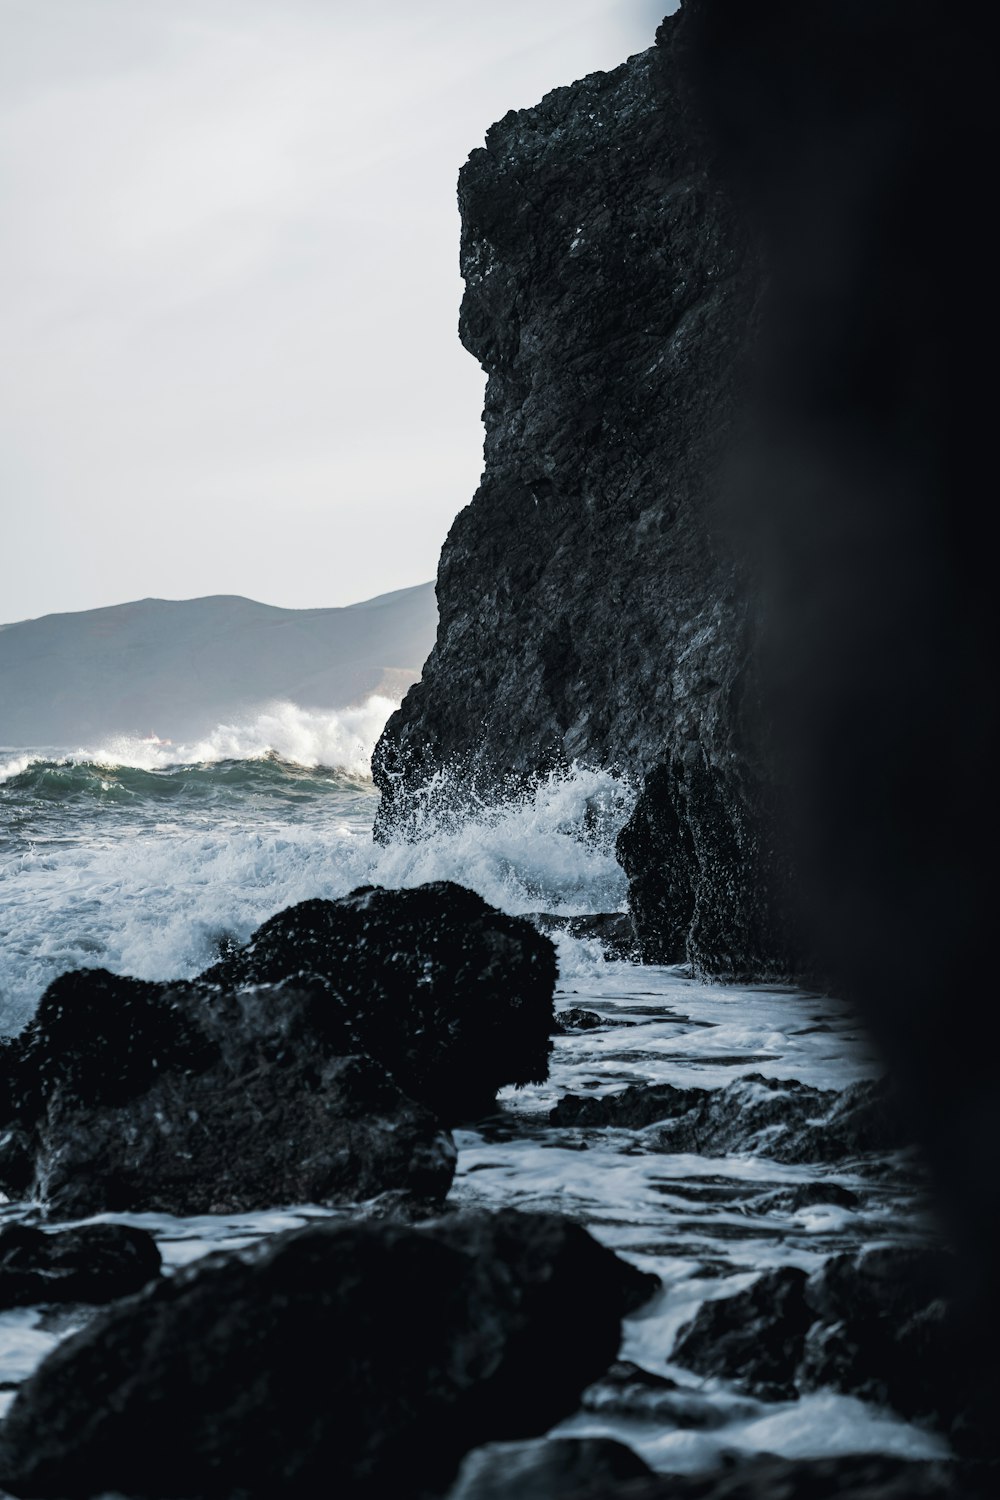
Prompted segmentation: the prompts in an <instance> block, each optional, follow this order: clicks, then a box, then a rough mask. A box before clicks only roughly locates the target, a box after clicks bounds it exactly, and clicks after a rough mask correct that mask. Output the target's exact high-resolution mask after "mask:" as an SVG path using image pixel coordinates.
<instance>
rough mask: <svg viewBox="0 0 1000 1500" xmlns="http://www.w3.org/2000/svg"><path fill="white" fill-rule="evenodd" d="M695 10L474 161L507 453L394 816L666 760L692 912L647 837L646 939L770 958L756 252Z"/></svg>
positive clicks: (494, 419) (477, 264)
mask: <svg viewBox="0 0 1000 1500" xmlns="http://www.w3.org/2000/svg"><path fill="white" fill-rule="evenodd" d="M676 33H677V27H676V26H675V25H674V24H673V22H671V23H668V24H666V25H665V26H664V28H662V29H661V34H660V39H659V45H657V46H656V47H653V48H651V49H650V50H649V51H647V52H643V53H641V54H639V55H638V56H636V57H634V58H632V59H630V60H629V62H627V63H625V64H624V65H623V66H622V67H620V68H617V69H616V70H615V71H613V72H610V73H599V74H595V75H593V76H592V77H589V78H586V79H584V80H583V81H582V82H581V83H577V84H574V85H573V86H572V87H570V88H564V89H558V90H556V91H555V92H554V93H552V94H550V95H548V96H547V97H546V98H545V99H544V100H543V101H542V103H541V104H539V105H538V106H537V107H535V108H534V109H527V110H521V111H519V112H517V113H511V114H509V115H507V116H505V118H504V119H503V120H501V121H500V123H499V124H497V125H494V126H493V127H492V129H491V130H490V131H489V133H488V135H487V138H486V145H485V148H484V149H481V150H478V151H475V152H473V154H472V156H471V158H470V160H469V162H468V164H467V165H466V167H465V168H464V170H463V172H462V175H461V179H460V185H459V201H460V206H461V211H462V224H463V230H462V270H463V274H464V276H465V281H466V293H465V299H464V301H463V304H462V314H461V325H460V329H461V336H462V339H463V342H464V343H465V345H466V347H467V348H468V349H469V350H470V351H471V352H472V353H473V354H475V355H476V357H477V358H478V359H479V360H480V362H481V363H482V365H483V366H484V368H485V369H486V371H487V373H488V375H489V383H488V386H487V394H486V410H485V423H486V445H485V472H484V476H483V481H482V485H481V487H480V489H479V491H478V492H477V494H476V496H475V498H474V499H473V501H472V503H471V505H469V506H468V507H467V508H466V509H465V510H464V511H463V512H462V513H461V514H460V515H459V517H458V518H457V520H456V521H455V523H454V525H453V527H452V530H451V533H450V535H449V537H448V539H447V541H446V543H445V546H444V550H443V552H442V556H441V563H440V569H439V574H438V584H437V589H438V603H439V608H440V625H439V629H438V636H437V644H436V645H435V648H434V650H433V652H432V653H431V656H430V659H429V660H428V662H427V664H426V666H425V668H424V674H423V678H422V680H421V682H420V683H419V684H418V685H417V686H416V687H414V688H412V689H411V690H410V692H409V693H408V695H407V697H406V699H405V701H404V703H403V706H402V708H401V709H400V710H399V712H398V713H397V714H395V715H394V716H393V718H392V719H391V720H390V721H389V724H388V726H387V728H386V731H385V734H384V735H383V737H382V740H381V742H380V745H379V748H378V750H377V752H376V757H375V777H376V781H377V782H378V784H379V786H380V787H381V789H382V792H383V802H382V808H381V812H380V818H379V827H380V829H381V831H382V832H383V834H386V833H388V832H389V831H390V830H399V829H400V828H402V829H406V827H407V825H408V823H409V824H410V826H412V825H413V822H414V819H415V814H416V813H417V811H418V810H419V809H420V808H421V807H422V805H423V797H425V796H430V795H442V796H444V797H445V798H452V799H458V800H460V798H461V794H462V791H463V789H469V788H475V789H476V790H477V792H479V793H480V794H482V793H484V792H485V793H486V794H487V795H491V796H494V797H500V796H502V795H503V793H504V791H505V789H507V788H508V787H509V786H510V785H511V780H512V779H513V781H514V782H515V783H516V781H517V779H518V778H519V777H524V776H528V777H530V776H531V775H533V774H535V773H537V772H540V771H544V770H545V769H547V768H549V767H551V766H552V765H554V764H563V763H566V762H571V761H574V760H577V761H580V762H583V763H588V764H591V765H599V766H605V767H617V768H620V769H621V770H622V771H624V772H626V773H628V774H630V775H632V776H634V777H636V778H641V777H642V776H643V775H644V774H645V773H646V772H647V771H649V770H651V769H652V768H653V767H654V766H656V765H658V764H660V763H663V764H665V765H666V767H667V768H668V770H667V775H668V778H669V780H670V782H671V785H673V783H675V782H676V783H678V784H679V785H680V786H681V788H682V790H681V791H680V792H674V791H671V794H670V799H669V800H670V807H671V809H673V811H674V812H675V813H676V814H677V816H678V817H679V819H680V827H679V828H678V829H677V830H676V837H671V839H670V845H671V850H670V858H669V859H668V860H667V861H666V865H667V869H666V870H664V869H661V866H663V865H664V860H663V859H662V858H661V859H660V860H659V863H658V865H657V869H656V875H655V879H656V883H657V884H658V885H664V884H665V885H669V884H670V881H671V878H674V877H675V879H676V883H677V886H678V891H677V894H676V896H675V897H672V898H671V906H672V909H673V908H674V907H676V916H675V917H672V918H671V919H670V921H669V922H668V921H667V919H666V918H665V916H664V914H663V912H662V910H661V906H660V904H659V903H658V900H657V898H656V897H655V896H653V895H652V894H651V893H650V892H649V891H648V889H647V888H646V885H643V882H642V875H641V871H640V869H639V867H638V863H637V862H635V861H633V862H632V863H631V864H630V865H629V868H630V871H631V870H632V866H633V865H634V866H635V869H634V874H635V878H636V882H637V885H636V889H637V892H638V893H639V894H638V895H637V899H636V901H635V904H634V907H633V910H634V915H635V916H636V918H637V920H638V924H639V928H640V935H641V937H642V939H643V945H644V948H645V949H646V952H647V956H649V957H660V956H666V957H669V958H671V959H672V958H677V957H683V956H684V955H685V953H686V954H687V956H688V957H689V958H691V959H692V960H694V961H695V962H697V963H699V964H700V965H701V966H702V967H705V968H707V969H711V970H713V971H724V972H740V973H748V972H764V971H768V972H773V971H774V970H775V969H783V968H787V967H788V964H787V962H786V961H785V955H784V953H783V952H782V951H780V943H778V942H776V940H774V939H772V937H771V935H770V933H769V932H768V931H767V925H768V924H767V920H766V917H765V916H764V915H762V913H764V912H765V910H766V904H767V887H768V881H767V879H762V878H761V871H762V869H763V867H764V866H765V865H766V862H767V854H768V851H767V849H766V848H763V849H762V847H761V839H760V837H759V835H758V832H757V828H756V821H757V817H758V812H759V808H760V803H761V796H762V792H761V782H762V777H763V776H764V774H765V773H764V771H763V770H762V768H761V766H760V764H759V758H758V757H757V756H756V753H755V751H754V749H753V745H752V739H753V736H752V733H751V727H750V726H751V722H752V719H753V713H754V705H755V700H756V690H755V687H754V683H753V680H752V675H751V672H750V670H749V668H748V665H747V662H748V645H749V640H750V639H751V637H752V633H753V620H752V618H751V614H752V611H751V609H750V606H749V604H748V602H747V598H746V593H745V590H744V587H743V585H742V583H741V580H740V578H739V576H738V573H737V569H736V567H735V564H734V562H733V560H732V558H731V556H730V555H729V552H728V549H727V546H726V544H725V539H724V537H723V535H722V534H721V533H722V531H724V528H723V527H721V526H720V522H719V518H718V517H717V516H716V515H715V513H714V510H713V502H712V495H713V490H714V483H713V481H714V478H715V473H714V471H715V466H716V460H717V457H718V455H719V453H720V451H721V447H722V444H723V442H724V439H725V435H726V433H727V430H728V427H729V423H730V413H731V410H732V407H733V399H734V390H735V388H736V386H737V384H738V377H737V371H738V368H739V364H740V356H741V351H742V349H743V346H744V342H745V335H746V330H747V326H748V323H749V321H750V320H751V318H752V311H753V305H754V298H755V275H754V273H753V269H752V267H751V266H750V265H749V262H748V257H747V253H746V248H745V241H744V237H743V234H742V231H741V228H740V225H739V223H738V221H737V219H736V216H735V215H734V213H733V212H732V210H731V208H730V206H729V204H728V202H727V200H726V198H725V197H724V196H723V195H722V194H721V193H720V191H719V190H718V188H717V187H715V186H713V184H712V183H711V181H710V179H709V176H708V174H707V172H706V168H705V158H704V153H703V151H702V149H701V147H700V146H699V144H698V136H697V131H696V129H695V128H694V125H693V123H692V121H691V120H690V119H688V118H687V116H686V113H685V107H684V104H683V101H682V100H681V98H680V96H679V92H678V84H677V73H678V70H677V66H676V60H675V57H674V51H675V39H676ZM442 770H446V771H447V785H446V786H445V787H444V789H443V791H442V789H441V788H440V786H439V785H437V784H435V783H433V782H432V778H433V777H434V776H435V773H437V772H440V771H442ZM765 842H766V841H765ZM671 871H673V872H674V877H672V875H671ZM646 884H647V885H648V882H647V883H646ZM709 886H710V887H711V890H710V891H709V889H708V887H709ZM703 888H704V889H703ZM709 915H711V925H712V926H713V930H712V931H711V932H710V931H709V926H710V923H709ZM661 929H662V930H661ZM667 929H669V930H667ZM751 929H753V931H751ZM720 931H721V932H722V933H723V934H724V935H723V936H719V932H720Z"/></svg>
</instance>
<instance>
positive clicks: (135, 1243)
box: [0, 1224, 160, 1308]
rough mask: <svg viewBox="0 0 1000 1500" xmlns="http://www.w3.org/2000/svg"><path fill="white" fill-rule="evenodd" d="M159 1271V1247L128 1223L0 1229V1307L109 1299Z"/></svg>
mask: <svg viewBox="0 0 1000 1500" xmlns="http://www.w3.org/2000/svg"><path fill="white" fill-rule="evenodd" d="M159 1274H160V1252H159V1250H158V1249H157V1247H156V1241H155V1240H154V1239H153V1236H152V1235H151V1234H147V1233H146V1231H145V1230H144V1229H136V1228H134V1227H133V1226H132V1225H131V1224H82V1225H80V1226H79V1228H77V1229H62V1230H59V1231H58V1232H56V1233H46V1232H45V1231H44V1230H41V1229H35V1228H33V1227H32V1226H31V1225H29V1224H8V1225H6V1226H5V1227H4V1228H3V1229H0V1308H5V1307H29V1306H32V1305H33V1304H37V1303H43V1302H94V1303H100V1302H112V1301H114V1299H115V1298H116V1297H126V1296H128V1295H129V1293H130V1292H137V1291H138V1290H139V1289H140V1287H143V1286H145V1285H146V1284H147V1282H150V1281H155V1280H156V1278H157V1277H158V1276H159Z"/></svg>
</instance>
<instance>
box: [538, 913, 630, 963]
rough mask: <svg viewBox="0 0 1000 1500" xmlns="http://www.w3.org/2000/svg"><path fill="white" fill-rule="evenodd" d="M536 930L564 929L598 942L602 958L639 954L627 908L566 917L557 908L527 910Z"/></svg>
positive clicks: (561, 930) (573, 935)
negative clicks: (602, 954) (625, 910)
mask: <svg viewBox="0 0 1000 1500" xmlns="http://www.w3.org/2000/svg"><path fill="white" fill-rule="evenodd" d="M526 920H527V921H529V922H533V923H534V924H535V926H536V927H537V928H538V930H539V932H545V933H548V934H549V935H550V936H551V935H552V934H554V933H558V932H565V933H568V934H569V936H570V937H575V938H585V939H590V940H592V941H594V940H596V941H597V942H599V943H600V944H601V946H602V948H603V949H604V956H605V958H616V959H624V960H627V961H628V960H635V959H637V958H638V957H639V946H638V943H637V941H636V936H635V929H634V927H633V926H632V918H631V917H630V916H629V914H628V913H627V912H620V911H610V912H596V913H592V914H590V915H587V916H574V917H566V916H562V915H560V914H559V913H557V912H549V911H534V912H528V913H527V914H526Z"/></svg>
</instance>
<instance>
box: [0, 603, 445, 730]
mask: <svg viewBox="0 0 1000 1500" xmlns="http://www.w3.org/2000/svg"><path fill="white" fill-rule="evenodd" d="M436 627H437V607H436V604H435V599H434V585H433V584H431V583H423V584H418V585H417V586H416V587H415V588H409V589H398V590H396V592H394V593H391V594H381V595H380V596H379V597H378V598H377V599H368V600H365V602H364V603H362V604H351V605H348V606H347V607H346V608H343V609H277V608H274V607H273V606H272V605H269V604H257V603H256V602H255V601H254V600H253V599H243V598H240V597H239V596H238V595H229V594H218V595H213V596H211V597H209V598H207V599H179V600H174V599H139V600H137V601H136V602H135V603H134V604H116V605H113V606H111V607H110V608H108V609H88V610H82V611H80V612H79V613H74V614H63V615H44V616H42V617H41V618H40V619H38V620H24V621H22V622H21V623H19V624H14V625H4V626H0V745H9V746H21V745H60V746H68V745H71V744H74V745H75V744H77V743H78V742H82V741H84V740H87V739H89V738H92V737H93V736H95V735H107V734H131V735H136V734H137V735H145V734H150V733H155V734H157V735H160V736H161V737H164V738H169V739H175V740H176V739H185V738H192V737H194V736H198V735H202V734H206V733H208V732H209V731H210V730H211V729H213V728H214V727H215V725H217V724H219V723H222V722H225V721H227V720H232V719H233V718H234V717H238V716H239V715H240V714H242V713H245V712H246V711H247V710H249V709H252V708H255V707H259V706H260V705H262V704H265V703H268V702H273V701H274V700H276V699H284V700H288V701H290V702H293V703H296V704H298V705H299V706H300V707H302V708H320V709H333V708H346V707H348V706H349V705H351V704H354V703H358V702H360V701H361V700H362V699H364V698H365V697H366V696H367V695H368V694H370V693H373V692H379V691H381V692H384V693H386V694H387V695H389V696H392V697H397V698H398V697H399V696H401V694H402V693H403V692H404V691H405V690H406V688H407V687H408V686H409V684H410V683H411V682H415V681H416V679H417V678H418V677H419V676H420V669H421V666H422V665H423V662H424V660H425V658H426V656H427V655H428V653H429V651H430V649H431V646H432V645H433V643H434V632H435V629H436Z"/></svg>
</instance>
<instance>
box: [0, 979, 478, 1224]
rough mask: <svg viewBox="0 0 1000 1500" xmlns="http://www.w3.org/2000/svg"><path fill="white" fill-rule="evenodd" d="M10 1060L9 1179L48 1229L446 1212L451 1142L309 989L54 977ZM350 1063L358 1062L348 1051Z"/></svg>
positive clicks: (304, 985) (335, 1010)
mask: <svg viewBox="0 0 1000 1500" xmlns="http://www.w3.org/2000/svg"><path fill="white" fill-rule="evenodd" d="M17 1040H18V1047H17V1055H16V1057H14V1056H12V1055H9V1056H8V1057H7V1058H6V1059H5V1061H6V1062H7V1065H8V1066H7V1077H6V1083H7V1087H8V1092H9V1096H10V1097H9V1101H8V1108H9V1109H10V1111H11V1113H12V1115H13V1120H12V1121H11V1122H9V1133H10V1134H11V1135H12V1136H16V1138H17V1140H18V1142H19V1150H18V1152H17V1153H16V1154H15V1155H14V1156H10V1153H8V1157H9V1159H10V1163H11V1166H12V1170H13V1177H14V1180H13V1181H11V1182H10V1183H9V1184H8V1181H7V1180H6V1179H5V1180H4V1181H3V1182H2V1183H0V1185H2V1186H4V1187H5V1189H6V1190H7V1191H8V1192H13V1193H18V1194H19V1195H20V1194H23V1193H24V1192H25V1191H26V1192H27V1193H28V1194H30V1195H31V1196H33V1197H35V1198H37V1199H38V1200H39V1201H40V1202H41V1203H42V1204H43V1205H44V1206H45V1208H46V1210H47V1211H48V1213H49V1214H50V1215H54V1216H61V1217H77V1216H79V1217H82V1216H84V1215H87V1214H91V1213H97V1212H100V1211H102V1210H114V1211H126V1210H141V1211H144V1210H155V1211H160V1212H166V1213H178V1214H191V1213H209V1212H243V1211H249V1210H253V1209H259V1208H266V1207H272V1206H274V1205H276V1204H280V1203H301V1202H318V1203H330V1202H337V1201H342V1200H345V1199H346V1200H357V1199H364V1198H369V1197H372V1196H374V1195H376V1194H379V1193H382V1192H386V1191H400V1190H402V1191H405V1192H406V1193H407V1194H409V1195H411V1196H414V1197H418V1198H429V1199H432V1200H437V1201H440V1200H441V1199H442V1198H443V1197H444V1195H445V1194H446V1193H447V1191H448V1188H449V1186H450V1183H451V1178H452V1175H453V1172H454V1162H455V1152H454V1146H453V1143H452V1141H451V1138H450V1136H449V1135H448V1134H447V1132H446V1131H444V1130H443V1129H442V1127H441V1125H440V1123H439V1122H438V1121H437V1119H436V1118H435V1117H434V1116H433V1115H432V1114H431V1113H430V1112H429V1111H428V1110H427V1109H425V1108H424V1107H423V1106H422V1105H419V1104H417V1103H415V1102H414V1101H413V1100H412V1099H409V1098H407V1097H406V1096H405V1095H404V1094H403V1093H402V1092H401V1091H400V1089H399V1088H398V1086H397V1085H396V1084H395V1082H394V1081H393V1080H392V1078H390V1076H389V1074H388V1072H387V1071H386V1069H385V1067H384V1066H383V1065H382V1064H380V1063H378V1062H375V1061H374V1060H373V1059H372V1058H371V1057H369V1056H366V1055H365V1054H363V1053H361V1052H360V1051H359V1050H358V1048H357V1045H356V1043H354V1041H353V1039H352V1038H351V1037H350V1036H349V1035H348V1032H347V1028H346V1026H345V1022H344V1018H343V1013H342V1009H341V1007H340V1005H339V1003H338V1001H337V998H336V996H334V995H332V994H331V993H330V992H329V990H328V989H327V987H326V986H324V985H323V984H322V983H320V982H310V981H304V980H303V981H290V982H289V983H286V984H264V985H258V986H253V987H249V988H245V989H241V990H228V991H223V990H221V989H219V988H216V987H209V986H203V985H198V984H146V983H141V982H139V981H138V980H133V979H123V978H120V977H118V976H116V975H112V974H108V973H107V972H105V971H104V970H83V971H80V972H77V973H73V974H67V975H64V976H63V977H62V978H61V979H58V980H56V981H55V982H54V983H53V984H52V985H50V986H49V989H48V990H47V991H46V993H45V995H44V996H43V998H42V1001H41V1004H40V1005H39V1008H38V1012H37V1014H36V1015H35V1017H34V1019H33V1020H32V1021H31V1023H30V1024H29V1026H28V1027H27V1028H26V1029H25V1031H24V1032H23V1033H22V1034H21V1036H20V1037H19V1038H18V1039H17ZM352 1048H353V1050H352Z"/></svg>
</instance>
